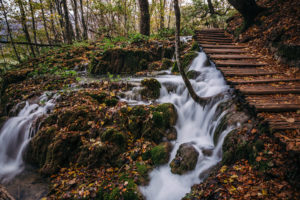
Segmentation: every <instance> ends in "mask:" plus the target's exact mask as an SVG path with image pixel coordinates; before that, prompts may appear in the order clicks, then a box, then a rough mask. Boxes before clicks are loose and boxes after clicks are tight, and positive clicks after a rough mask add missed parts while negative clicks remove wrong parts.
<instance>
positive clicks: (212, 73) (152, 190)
mask: <svg viewBox="0 0 300 200" xmlns="http://www.w3.org/2000/svg"><path fill="white" fill-rule="evenodd" d="M207 59H208V58H207V56H206V55H205V53H203V52H199V54H198V56H197V57H196V58H195V59H194V60H193V62H192V64H191V65H190V68H189V70H193V71H196V74H197V77H196V78H195V79H194V80H190V81H191V84H192V85H193V88H194V90H195V91H196V93H197V94H198V95H199V96H201V97H210V96H214V95H217V94H219V93H224V94H225V95H224V97H223V99H220V100H218V101H217V102H214V103H209V104H208V105H206V106H205V107H204V108H203V107H201V106H200V105H199V104H197V103H195V102H194V100H193V99H192V98H191V97H190V95H189V93H188V90H187V89H186V87H185V85H184V82H183V80H182V78H181V76H176V75H162V76H158V77H156V79H157V80H158V81H159V82H160V83H161V85H162V88H161V91H160V98H159V99H158V102H160V103H173V104H174V105H175V107H176V109H177V112H178V120H177V124H176V126H175V128H176V129H177V134H178V136H177V140H176V141H174V142H173V146H174V148H173V150H172V152H171V156H170V160H169V163H168V164H166V165H163V166H160V167H157V168H155V169H154V170H153V171H152V172H151V173H150V183H149V185H148V186H143V187H140V190H141V192H142V193H143V195H144V196H145V197H146V199H147V200H177V199H181V198H182V197H184V196H185V194H186V193H188V192H189V191H190V189H191V187H192V186H193V185H194V184H198V183H200V182H201V181H202V179H203V177H205V176H207V173H208V171H209V169H210V168H212V167H213V166H215V165H216V164H217V163H218V162H219V161H220V160H221V158H222V144H223V140H224V138H225V136H226V135H227V134H228V133H229V132H230V131H231V130H232V129H233V128H234V127H228V128H227V129H226V130H225V131H223V132H222V133H221V134H220V136H219V138H218V141H217V143H216V144H214V139H213V138H214V132H215V130H216V128H217V126H218V124H219V123H220V121H221V120H222V118H223V117H224V116H225V114H226V111H223V112H222V113H217V112H216V109H217V107H218V105H219V104H220V103H222V102H224V101H227V100H228V99H229V98H230V97H229V95H226V92H227V91H228V90H229V86H228V85H226V83H225V80H224V78H223V76H222V74H221V73H220V71H218V70H217V69H216V67H215V66H214V64H213V63H210V62H209V61H208V60H207ZM207 63H210V66H207V65H208V64H207ZM129 102H133V101H132V100H131V99H129ZM190 142H191V143H192V144H193V146H194V148H195V149H196V150H197V151H198V152H199V157H198V161H197V164H196V167H195V169H194V170H193V171H190V172H188V173H186V174H184V175H177V174H173V173H172V172H171V168H170V166H169V164H170V163H171V161H172V160H173V159H174V158H175V156H176V152H177V150H178V148H179V146H180V145H181V144H183V143H190ZM208 149H209V150H211V151H212V153H211V154H210V155H205V154H204V153H203V150H208Z"/></svg>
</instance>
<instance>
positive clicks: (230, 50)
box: [204, 49, 247, 54]
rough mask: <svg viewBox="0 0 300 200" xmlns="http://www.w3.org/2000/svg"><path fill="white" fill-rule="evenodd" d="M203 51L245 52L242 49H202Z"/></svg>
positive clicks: (221, 52) (219, 52)
mask: <svg viewBox="0 0 300 200" xmlns="http://www.w3.org/2000/svg"><path fill="white" fill-rule="evenodd" d="M204 51H205V53H215V54H224V53H240V54H241V53H246V52H247V51H246V50H244V49H204Z"/></svg>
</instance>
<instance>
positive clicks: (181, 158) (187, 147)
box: [170, 143, 199, 174]
mask: <svg viewBox="0 0 300 200" xmlns="http://www.w3.org/2000/svg"><path fill="white" fill-rule="evenodd" d="M198 156H199V152H198V151H197V150H196V149H195V147H193V145H192V144H191V143H184V144H181V145H180V146H179V149H178V150H177V153H176V157H175V158H174V159H173V160H172V162H171V163H170V167H171V172H172V173H174V174H184V173H186V172H188V171H191V170H193V169H195V167H196V164H197V161H198Z"/></svg>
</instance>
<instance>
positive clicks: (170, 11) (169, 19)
mask: <svg viewBox="0 0 300 200" xmlns="http://www.w3.org/2000/svg"><path fill="white" fill-rule="evenodd" d="M172 3H173V1H171V2H170V8H169V9H170V10H169V17H168V28H170V23H171V14H172V7H173V6H172Z"/></svg>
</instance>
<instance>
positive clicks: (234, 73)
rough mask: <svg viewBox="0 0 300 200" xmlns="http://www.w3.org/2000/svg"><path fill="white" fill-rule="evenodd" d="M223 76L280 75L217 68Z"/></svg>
mask: <svg viewBox="0 0 300 200" xmlns="http://www.w3.org/2000/svg"><path fill="white" fill-rule="evenodd" d="M218 69H219V70H221V71H222V72H223V74H224V76H227V77H232V76H265V75H276V74H280V73H278V72H268V71H265V70H262V69H255V68H242V69H241V68H228V67H218Z"/></svg>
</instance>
